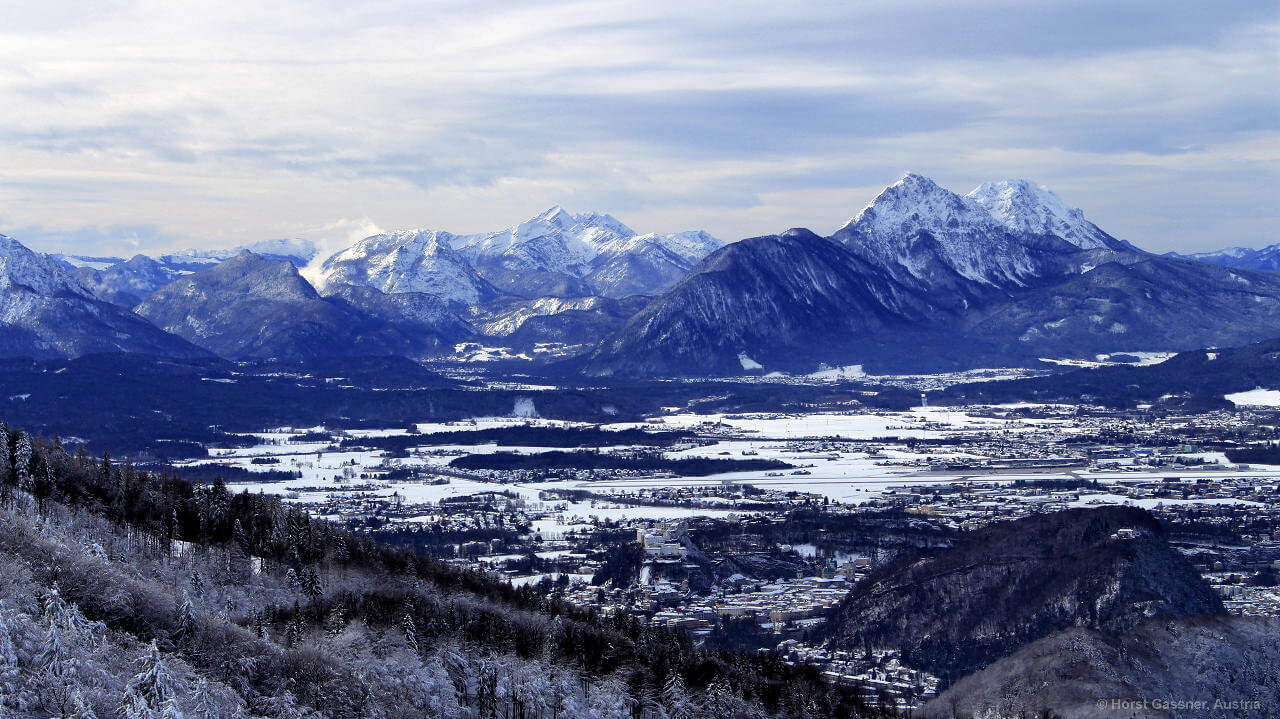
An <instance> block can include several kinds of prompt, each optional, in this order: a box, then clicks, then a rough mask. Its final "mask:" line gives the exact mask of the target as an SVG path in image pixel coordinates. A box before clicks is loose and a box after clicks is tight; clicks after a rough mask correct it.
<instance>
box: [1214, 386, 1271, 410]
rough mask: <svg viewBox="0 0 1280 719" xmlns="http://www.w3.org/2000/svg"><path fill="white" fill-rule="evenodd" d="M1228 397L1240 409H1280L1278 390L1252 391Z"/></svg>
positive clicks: (1236, 393)
mask: <svg viewBox="0 0 1280 719" xmlns="http://www.w3.org/2000/svg"><path fill="white" fill-rule="evenodd" d="M1226 397H1227V399H1228V400H1230V401H1232V402H1235V403H1236V405H1237V406H1240V407H1280V390H1276V389H1261V388H1259V389H1251V390H1249V391H1248V392H1235V393H1233V394H1229V395H1227V396H1226Z"/></svg>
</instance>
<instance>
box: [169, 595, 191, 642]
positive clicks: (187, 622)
mask: <svg viewBox="0 0 1280 719" xmlns="http://www.w3.org/2000/svg"><path fill="white" fill-rule="evenodd" d="M196 626H197V620H196V608H195V607H194V606H193V605H192V604H191V597H189V596H187V595H186V594H183V597H182V606H181V607H180V608H179V609H178V629H177V631H176V632H174V636H175V637H177V638H179V639H190V638H191V637H193V636H195V633H196Z"/></svg>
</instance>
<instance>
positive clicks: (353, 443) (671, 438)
mask: <svg viewBox="0 0 1280 719" xmlns="http://www.w3.org/2000/svg"><path fill="white" fill-rule="evenodd" d="M694 437H695V435H694V433H693V432H689V431H687V430H667V431H658V432H647V431H645V430H643V429H634V428H633V429H616V430H610V429H601V428H599V427H546V426H538V425H516V426H512V427H489V428H485V429H474V430H458V431H454V432H427V433H423V434H417V433H410V434H404V435H393V436H389V437H354V438H348V439H344V440H342V446H343V447H344V448H357V447H358V448H369V449H381V450H386V451H389V452H392V453H395V454H397V455H404V454H406V453H407V451H408V449H409V448H410V447H423V446H440V445H464V446H465V445H477V444H496V445H498V446H501V447H570V448H574V447H620V446H628V445H634V446H641V447H670V446H672V445H674V444H677V443H680V442H688V441H691V440H693V439H694Z"/></svg>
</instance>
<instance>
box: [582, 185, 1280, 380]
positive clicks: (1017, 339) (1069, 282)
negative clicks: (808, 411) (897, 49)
mask: <svg viewBox="0 0 1280 719" xmlns="http://www.w3.org/2000/svg"><path fill="white" fill-rule="evenodd" d="M1278 322H1280V278H1277V276H1276V275H1273V274H1272V273H1267V272H1249V271H1244V270H1227V269H1224V268H1221V267H1213V266H1210V265H1207V264H1198V263H1190V262H1183V261H1178V260H1173V259H1169V258H1164V257H1160V256H1157V255H1152V254H1149V253H1146V252H1142V251H1141V250H1138V249H1137V248H1134V247H1132V246H1131V245H1129V244H1128V243H1124V242H1122V241H1119V240H1115V238H1112V237H1111V236H1110V235H1107V234H1106V233H1105V232H1103V231H1102V230H1100V229H1098V228H1096V226H1094V225H1092V223H1089V222H1088V221H1087V220H1085V219H1084V216H1083V213H1080V212H1079V211H1077V210H1074V209H1072V208H1068V207H1067V206H1066V205H1065V203H1063V202H1062V201H1061V200H1060V199H1059V198H1057V196H1056V195H1054V194H1053V193H1051V192H1049V191H1048V190H1045V189H1043V188H1039V187H1036V186H1035V185H1032V184H1031V183H1027V182H1019V181H1006V182H998V183H990V184H987V185H983V186H982V187H980V188H979V189H978V190H976V191H975V192H974V193H971V196H969V197H962V196H960V195H957V194H955V193H953V192H950V191H948V190H946V189H944V188H941V187H939V186H938V185H937V183H935V182H933V181H932V180H930V179H929V178H926V177H922V176H920V175H907V176H905V177H903V178H902V179H900V180H899V181H898V182H896V183H894V184H893V185H891V186H889V187H888V188H886V189H885V190H884V191H883V192H881V193H880V195H879V196H878V197H876V199H875V200H874V201H873V202H872V203H871V204H870V205H868V206H867V207H866V208H865V209H863V210H862V211H861V212H860V213H858V215H857V216H855V217H854V219H853V220H851V221H850V222H849V223H848V224H847V225H845V226H844V227H843V228H841V229H840V230H838V231H837V232H836V233H835V234H834V235H833V236H832V237H830V238H825V239H824V238H817V236H816V235H813V233H810V232H808V231H807V230H793V231H790V232H788V233H786V234H785V235H781V236H773V237H762V238H754V239H750V240H743V241H741V242H739V243H735V244H734V245H730V246H728V247H726V248H724V249H721V250H719V251H717V252H715V253H714V254H712V255H711V256H710V257H708V258H707V259H706V260H704V261H703V262H702V263H700V264H699V265H698V266H696V267H695V268H693V269H692V270H691V271H690V272H689V274H688V275H687V276H686V277H685V278H684V279H683V280H681V281H680V282H679V284H677V285H676V286H675V287H674V288H672V289H671V290H669V291H667V292H666V293H664V294H663V295H661V296H659V297H658V298H656V299H655V300H654V301H653V302H652V303H651V304H649V305H648V306H647V307H646V308H645V309H644V310H643V311H641V312H640V313H639V314H637V315H636V316H635V317H633V318H631V319H630V320H629V321H628V322H627V323H626V324H625V325H624V326H623V327H622V328H620V329H619V330H618V331H617V332H616V333H614V334H613V335H611V336H610V337H608V338H606V339H605V341H604V342H602V343H601V344H600V346H599V347H598V348H597V350H596V351H595V352H594V353H593V354H592V356H591V357H590V358H589V360H588V361H587V363H586V366H585V369H586V371H587V372H589V373H592V374H597V375H605V374H632V375H664V374H684V375H690V374H692V375H707V374H724V373H734V372H741V371H746V370H752V371H757V370H759V369H763V370H764V371H766V372H768V371H771V370H775V369H782V370H792V371H794V370H796V369H797V368H807V370H806V371H813V370H814V369H817V365H818V363H819V362H827V363H830V364H836V363H839V364H840V365H849V364H861V363H869V365H870V366H873V367H880V368H882V369H886V370H889V371H934V370H937V369H943V368H972V367H975V366H998V365H999V364H1004V365H1007V364H1026V363H1034V362H1036V361H1037V360H1036V358H1038V357H1065V356H1081V357H1087V356H1092V354H1094V353H1098V352H1114V351H1121V350H1129V351H1137V350H1185V349H1190V348H1195V347H1205V346H1214V345H1223V346H1227V345H1235V344H1242V343H1245V342H1249V341H1254V340H1258V339H1263V338H1267V337H1271V336H1274V334H1275V327H1277V326H1280V325H1278V324H1277V323H1278ZM995 363H998V364H995Z"/></svg>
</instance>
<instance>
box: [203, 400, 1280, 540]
mask: <svg viewBox="0 0 1280 719" xmlns="http://www.w3.org/2000/svg"><path fill="white" fill-rule="evenodd" d="M1258 392H1260V391H1255V392H1254V393H1252V394H1253V395H1258ZM1268 392H1270V391H1268ZM1245 394H1251V393H1245ZM1274 394H1277V395H1280V392H1277V393H1274ZM1266 396H1269V395H1265V396H1264V398H1265V397H1266ZM1277 399H1280V398H1277ZM1019 406H1026V405H1019ZM1010 408H1012V406H1011V407H1010ZM1066 424H1067V421H1066V420H1059V419H1021V418H1018V419H1009V418H999V417H976V416H971V415H970V414H968V413H966V412H965V411H963V410H959V409H955V408H941V407H936V408H935V407H918V408H915V409H912V410H910V411H904V412H888V411H881V412H866V413H859V414H839V413H830V412H819V413H810V414H794V415H782V414H747V415H731V416H730V415H722V414H709V415H703V414H671V415H666V416H663V417H661V418H658V419H656V420H651V421H650V422H645V423H619V424H614V425H606V428H610V429H623V428H633V427H639V428H645V429H651V430H662V429H691V430H694V431H697V432H700V433H702V434H704V435H706V436H707V437H711V438H714V441H712V443H710V444H706V445H703V446H695V447H685V448H678V449H675V450H672V451H670V452H669V455H670V456H673V457H677V458H678V457H711V458H733V459H743V458H757V459H777V460H781V461H784V462H787V463H789V464H791V465H793V467H794V468H793V469H786V470H772V471H751V472H745V471H741V472H726V473H722V474H717V475H713V476H710V477H674V478H672V477H632V476H627V477H615V478H612V479H596V480H585V479H582V480H568V481H540V482H520V483H499V482H487V481H479V480H477V479H470V478H465V477H460V476H456V474H457V473H456V472H453V471H451V470H449V468H448V467H447V466H446V465H448V463H449V462H450V461H451V460H452V459H453V458H454V457H456V456H458V455H459V454H464V453H465V454H483V453H491V452H498V451H502V452H515V453H524V454H534V453H538V452H548V451H554V450H555V449H557V448H554V447H512V446H503V447H499V446H498V445H496V444H482V445H434V446H424V447H419V448H415V449H413V450H411V451H410V456H409V457H406V458H394V459H393V458H387V457H386V456H385V455H384V454H383V453H382V452H380V451H371V450H338V449H330V446H331V445H330V444H329V443H328V442H296V441H294V438H296V437H298V436H300V435H302V434H304V433H305V432H309V431H316V430H321V429H323V428H316V427H311V428H280V429H277V430H275V431H272V432H263V433H255V434H253V435H250V436H252V437H253V438H254V439H256V440H257V442H258V444H256V445H255V446H253V447H246V448H237V449H229V450H217V451H216V452H215V456H213V457H211V458H210V459H207V460H200V461H199V462H193V463H189V464H197V463H198V464H211V463H212V464H218V465H226V466H235V467H240V468H243V469H246V470H249V471H265V470H282V471H288V472H296V473H298V474H299V475H300V477H298V478H296V479H291V480H287V481H283V482H236V483H233V484H232V486H233V488H234V489H236V490H248V491H250V492H259V491H261V492H266V493H273V494H281V495H284V496H285V497H286V498H287V499H289V500H290V501H297V502H305V503H310V504H318V503H322V502H325V501H327V500H332V499H341V498H344V497H354V496H363V497H381V498H392V497H393V496H396V495H398V497H399V498H400V500H401V501H402V502H403V503H404V504H405V505H407V506H410V507H412V506H418V505H420V506H422V507H423V508H424V513H423V516H424V517H425V516H427V515H428V514H429V508H430V506H431V505H434V504H436V503H438V502H439V501H440V500H441V499H444V498H447V497H457V496H463V495H470V494H476V493H480V492H487V491H502V492H510V493H514V494H516V495H518V496H520V497H521V498H522V499H523V500H524V501H525V502H526V505H527V507H528V508H529V509H530V510H533V511H535V512H537V513H539V514H542V515H544V516H549V517H550V518H548V519H545V520H538V522H539V523H540V524H539V530H540V531H544V532H546V533H548V534H555V533H559V532H564V531H567V530H568V529H571V528H573V527H577V526H586V525H587V523H589V522H590V521H592V520H611V519H624V518H636V519H679V518H683V517H692V516H726V515H729V514H732V513H733V512H732V510H729V509H716V508H702V507H650V506H633V505H630V504H627V503H625V500H623V499H622V498H621V497H620V498H619V501H618V502H610V501H605V500H600V499H596V500H587V501H580V502H567V501H559V500H558V501H555V502H544V501H543V500H542V499H541V498H540V492H542V491H544V490H552V489H559V490H566V489H586V490H590V491H591V492H593V493H595V494H598V495H609V494H619V493H634V492H637V491H640V490H649V489H662V488H682V487H713V486H716V485H723V484H731V483H732V484H748V485H752V486H755V487H758V488H761V489H766V490H774V491H779V492H789V491H795V492H802V493H812V494H816V495H821V496H823V497H826V498H829V499H831V500H832V501H836V502H845V503H854V504H857V503H862V502H866V501H868V500H872V499H876V498H878V497H881V496H882V495H883V493H884V492H885V490H887V489H889V488H893V487H903V486H915V485H926V484H949V483H954V482H968V481H983V482H1013V481H1015V480H1018V479H1052V478H1086V479H1096V480H1098V481H1101V482H1104V483H1106V482H1114V481H1119V480H1143V479H1160V478H1164V477H1171V476H1177V477H1184V478H1197V477H1209V478H1215V477H1218V478H1220V477H1223V476H1224V470H1223V469H1204V468H1195V467H1189V468H1155V469H1152V470H1150V471H1122V472H1115V471H1109V472H1090V471H1085V470H1081V469H1070V470H1062V471H1035V472H1031V471H1028V472H1021V473H1019V472H1011V471H1004V472H991V471H987V472H983V471H977V470H975V471H953V472H951V471H947V472H943V471H928V467H927V460H930V459H933V460H939V459H941V460H960V459H965V458H973V457H975V456H976V455H973V454H967V453H965V452H964V451H962V450H960V449H957V450H950V451H945V450H943V449H942V448H940V447H929V448H922V449H921V450H920V451H919V452H913V451H911V450H909V449H908V448H906V447H905V446H903V445H895V444H893V443H886V444H885V445H884V446H874V447H865V448H863V449H862V450H859V451H853V449H851V448H850V447H849V446H847V445H839V444H837V445H834V446H835V447H836V449H830V447H831V446H832V445H827V446H826V447H822V446H821V445H822V440H823V439H824V438H827V439H830V438H838V439H847V440H874V439H876V438H882V437H889V436H896V437H901V438H921V439H939V438H944V437H947V436H951V435H954V434H956V433H971V432H988V433H1010V434H1017V435H1018V436H1019V437H1020V438H1024V439H1025V438H1030V437H1034V436H1035V433H1037V432H1042V431H1046V430H1053V431H1055V432H1063V431H1073V428H1072V427H1069V426H1066ZM516 425H537V426H555V427H566V426H584V425H582V424H580V423H570V422H561V421H555V420H541V419H522V418H511V417H498V418H477V419H475V420H470V421H465V422H449V423H421V424H418V425H416V427H417V429H418V431H419V432H422V433H431V432H449V431H464V430H476V429H486V428H493V427H508V426H516ZM330 429H331V430H333V429H336V428H330ZM346 434H347V435H349V436H352V437H385V436H399V435H404V434H406V431H405V429H404V428H387V429H378V430H347V431H346ZM255 458H256V459H258V460H259V461H261V460H262V459H272V460H276V462H275V463H273V464H254V459H255ZM1205 459H1206V460H1209V461H1214V460H1216V461H1218V463H1219V466H1221V467H1225V468H1226V471H1228V472H1229V471H1230V469H1231V466H1230V464H1229V463H1227V462H1226V461H1225V457H1223V456H1221V455H1220V454H1217V453H1206V455H1205ZM912 462H914V463H916V465H917V466H910V465H909V463H912ZM387 468H392V469H399V468H408V469H415V470H420V471H422V472H424V473H425V474H426V475H427V476H428V477H430V478H431V479H434V480H436V482H437V483H430V482H427V481H392V480H387V479H383V478H381V477H380V470H385V469H387ZM1250 475H1251V476H1254V475H1256V476H1258V477H1260V478H1273V479H1274V478H1277V477H1280V468H1276V469H1258V468H1254V469H1251V470H1250ZM1115 496H1116V498H1117V500H1119V499H1122V498H1120V497H1119V495H1115ZM1166 501H1167V500H1166ZM1117 503H1120V502H1119V501H1117ZM409 519H410V520H412V519H413V517H412V516H411V517H409Z"/></svg>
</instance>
